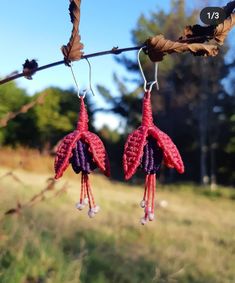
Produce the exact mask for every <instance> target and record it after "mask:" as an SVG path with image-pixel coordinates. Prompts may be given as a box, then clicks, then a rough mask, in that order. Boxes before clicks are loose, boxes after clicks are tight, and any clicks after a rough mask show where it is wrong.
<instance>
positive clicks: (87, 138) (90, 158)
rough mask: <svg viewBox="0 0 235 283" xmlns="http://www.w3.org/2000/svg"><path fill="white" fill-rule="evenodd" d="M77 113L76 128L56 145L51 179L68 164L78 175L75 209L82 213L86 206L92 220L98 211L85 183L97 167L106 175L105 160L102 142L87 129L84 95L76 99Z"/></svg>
mask: <svg viewBox="0 0 235 283" xmlns="http://www.w3.org/2000/svg"><path fill="white" fill-rule="evenodd" d="M79 98H80V102H81V104H80V113H79V119H78V123H77V129H76V130H75V131H73V132H72V133H70V134H68V135H67V136H65V137H64V138H63V140H62V141H61V143H60V144H59V146H58V150H57V152H56V158H55V173H56V175H55V179H58V178H60V177H62V175H63V173H64V171H65V170H66V169H67V167H68V166H69V164H71V165H72V168H73V170H74V172H75V173H76V174H79V173H80V172H81V173H82V174H81V175H82V176H81V192H80V201H79V202H78V203H77V204H76V207H77V209H79V210H82V209H83V208H84V207H85V205H87V204H89V210H88V215H89V217H94V216H95V214H96V213H98V211H99V209H100V208H99V206H98V205H96V203H95V200H94V197H93V193H92V189H91V186H90V182H89V174H90V173H91V172H92V171H93V170H95V169H96V168H97V167H98V168H99V169H100V170H101V172H103V173H104V174H105V175H106V176H108V177H109V176H110V166H109V159H108V155H107V152H106V150H105V147H104V145H103V142H102V141H101V140H100V138H99V137H98V136H97V135H96V134H94V133H92V132H90V131H89V130H88V114H87V109H86V106H85V103H84V96H80V95H79Z"/></svg>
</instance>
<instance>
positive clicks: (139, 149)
mask: <svg viewBox="0 0 235 283" xmlns="http://www.w3.org/2000/svg"><path fill="white" fill-rule="evenodd" d="M147 131H148V128H146V127H139V128H138V129H137V130H135V131H134V132H133V133H131V134H130V135H129V136H128V138H127V141H126V144H125V148H124V155H123V168H124V175H125V179H126V180H128V179H130V178H131V177H132V176H133V175H134V174H135V171H136V169H137V168H138V166H139V165H140V162H141V157H142V156H143V149H144V146H145V144H146V138H147Z"/></svg>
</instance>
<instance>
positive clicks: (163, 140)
mask: <svg viewBox="0 0 235 283" xmlns="http://www.w3.org/2000/svg"><path fill="white" fill-rule="evenodd" d="M150 137H151V138H152V139H154V140H155V141H156V147H160V149H161V150H162V152H163V160H164V163H165V165H166V166H168V167H170V168H175V169H176V170H177V171H178V172H179V173H183V172H184V164H183V161H182V159H181V156H180V154H179V151H178V149H177V147H176V146H175V144H174V143H173V142H172V140H171V139H170V137H169V136H168V135H167V134H165V133H164V132H162V131H161V130H159V129H158V128H157V127H156V126H155V125H154V124H153V116H152V107H151V94H150V92H149V91H147V92H146V93H145V95H144V99H143V107H142V123H141V126H140V127H139V128H137V130H135V131H134V132H132V133H131V134H130V135H129V136H128V138H127V141H126V144H125V148H124V155H123V168H124V174H125V178H126V179H130V178H131V177H132V176H133V175H134V174H135V172H136V170H137V168H138V167H139V166H140V164H141V160H142V157H143V154H144V147H145V145H146V143H147V142H148V138H150ZM160 162H161V161H160ZM155 187H156V175H155V174H147V175H146V180H145V192H144V197H143V201H142V202H141V207H144V209H145V214H144V218H142V220H141V223H142V224H145V223H146V222H147V220H150V221H152V220H153V218H154V205H155V203H154V202H155Z"/></svg>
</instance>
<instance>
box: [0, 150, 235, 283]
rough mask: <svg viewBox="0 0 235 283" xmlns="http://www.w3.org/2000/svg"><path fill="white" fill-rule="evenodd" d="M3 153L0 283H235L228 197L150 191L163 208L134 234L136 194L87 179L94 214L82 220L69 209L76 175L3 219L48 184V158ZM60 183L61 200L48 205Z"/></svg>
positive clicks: (234, 217)
mask: <svg viewBox="0 0 235 283" xmlns="http://www.w3.org/2000/svg"><path fill="white" fill-rule="evenodd" d="M13 153H14V152H12V151H9V152H4V153H2V152H1V153H0V154H1V155H0V162H1V166H2V167H0V195H1V199H0V203H1V206H0V213H1V219H0V221H1V222H0V223H1V224H0V226H1V228H0V282H1V283H62V282H63V283H75V282H76V283H79V282H82V283H132V282H133V283H137V282H141V283H142V282H144V283H145V282H146V283H150V282H159V283H168V282H172V283H175V282H180V283H181V282H182V283H217V282H218V283H234V282H235V201H234V194H233V192H231V190H228V189H223V188H220V189H219V190H218V191H216V192H213V193H210V191H209V190H202V189H201V188H192V186H189V185H181V186H179V185H178V186H171V187H160V188H158V193H157V202H158V204H159V203H161V201H162V200H165V201H167V203H168V205H167V206H166V207H165V208H163V207H160V206H159V207H158V210H157V220H156V221H154V222H152V223H148V225H146V226H142V225H140V224H139V219H140V217H141V216H142V214H143V211H142V209H141V208H140V207H139V205H138V204H139V202H140V200H141V198H142V194H143V189H142V188H141V187H138V186H137V187H134V186H128V185H124V184H121V183H111V182H109V181H108V180H107V179H106V178H104V177H103V176H100V175H95V176H93V177H92V178H91V179H92V180H91V182H92V184H93V189H94V194H95V198H96V200H97V203H98V204H99V205H100V206H101V211H100V213H99V214H97V216H96V217H95V218H94V219H90V218H88V216H87V212H86V211H82V212H79V211H77V210H76V209H75V207H74V204H75V202H76V201H77V200H78V198H79V189H80V185H79V184H80V176H75V175H73V174H72V173H71V172H68V173H66V174H65V177H64V178H63V179H62V180H61V181H58V182H57V183H56V185H55V188H54V189H52V190H49V191H48V192H47V193H46V194H45V195H46V198H47V199H45V200H44V201H40V202H39V203H37V204H35V205H33V206H28V207H25V208H24V209H22V212H21V213H20V214H19V215H18V214H12V215H7V216H4V212H5V211H7V210H9V209H11V208H14V207H16V204H17V202H20V203H21V204H24V203H26V202H27V201H28V200H29V199H30V198H31V197H32V196H34V195H35V194H37V193H39V192H40V191H41V190H42V189H43V188H45V187H46V185H47V184H46V180H47V179H48V178H49V177H51V176H53V172H52V171H50V170H52V168H53V164H52V160H51V159H50V158H48V157H43V158H42V157H40V156H39V155H37V154H36V153H33V152H31V153H30V154H29V153H28V155H27V154H26V153H24V154H23V153H22V152H21V153H20V155H19V156H21V157H19V156H18V155H17V154H13ZM22 154H23V157H22ZM9 156H11V158H9ZM32 156H33V158H32ZM7 157H8V158H7ZM27 158H28V159H27ZM21 159H22V160H23V161H22V160H21ZM29 160H30V161H29ZM30 162H31V163H30ZM19 164H20V166H19ZM3 165H4V167H3ZM12 170H13V173H11V174H6V173H9V172H12ZM1 176H3V177H2V178H1ZM66 182H67V184H66V188H68V190H67V193H64V194H62V195H59V196H57V197H55V193H56V192H57V191H59V190H60V189H61V188H62V187H63V186H64V184H65V183H66Z"/></svg>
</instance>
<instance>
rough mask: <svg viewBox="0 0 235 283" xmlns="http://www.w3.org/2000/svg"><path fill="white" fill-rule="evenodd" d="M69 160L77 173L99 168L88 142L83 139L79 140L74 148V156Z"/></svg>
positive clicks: (89, 171) (87, 172)
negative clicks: (89, 149)
mask: <svg viewBox="0 0 235 283" xmlns="http://www.w3.org/2000/svg"><path fill="white" fill-rule="evenodd" d="M69 162H70V163H71V165H72V167H73V171H74V172H75V173H77V174H78V173H80V172H81V171H82V172H83V173H86V174H89V173H91V172H92V171H93V170H94V169H96V168H97V166H96V164H95V163H94V161H93V160H92V156H91V153H90V152H89V151H88V144H87V143H85V142H82V141H80V140H79V141H78V142H77V143H76V146H75V147H74V149H73V156H72V157H71V158H70V160H69Z"/></svg>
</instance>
